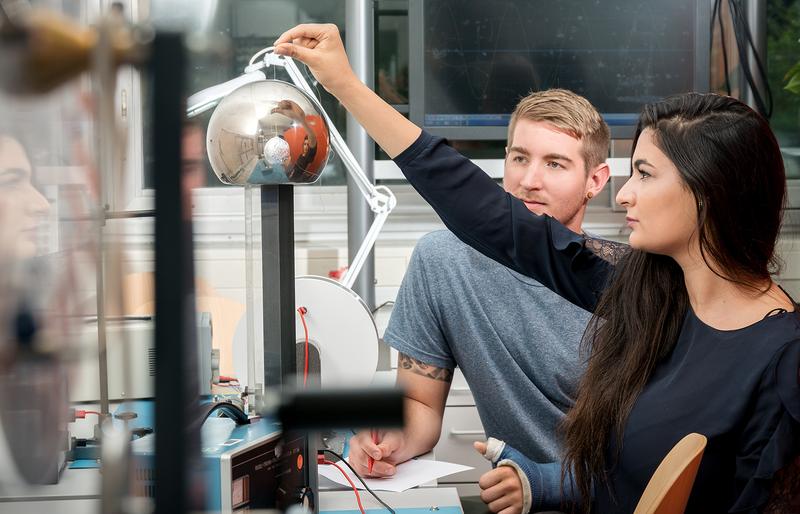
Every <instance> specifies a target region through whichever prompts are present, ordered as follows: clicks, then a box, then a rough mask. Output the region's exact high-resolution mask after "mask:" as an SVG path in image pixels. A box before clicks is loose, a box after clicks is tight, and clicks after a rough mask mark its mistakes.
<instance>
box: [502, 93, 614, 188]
mask: <svg viewBox="0 0 800 514" xmlns="http://www.w3.org/2000/svg"><path fill="white" fill-rule="evenodd" d="M521 119H522V120H530V121H542V122H545V123H549V124H550V125H553V126H554V127H556V128H557V129H559V130H562V131H564V132H565V133H567V134H569V135H570V136H572V137H574V138H575V139H577V140H578V141H580V142H581V154H582V157H583V160H584V163H585V165H586V171H587V172H588V171H589V170H590V169H591V168H594V167H595V166H598V165H600V164H602V163H603V162H605V160H606V157H608V147H609V145H610V144H611V136H610V133H609V130H608V125H606V122H605V121H603V118H602V116H600V113H599V112H597V109H595V108H594V106H593V105H592V104H591V103H589V100H587V99H585V98H584V97H582V96H580V95H577V94H575V93H573V92H572V91H567V90H566V89H547V90H545V91H536V92H533V93H530V94H529V95H528V96H526V97H525V98H523V99H522V100H520V101H519V103H518V104H517V106H516V107H515V108H514V112H513V113H511V121H510V122H509V124H508V146H509V147H511V145H512V143H513V138H514V127H516V125H517V121H518V120H521Z"/></svg>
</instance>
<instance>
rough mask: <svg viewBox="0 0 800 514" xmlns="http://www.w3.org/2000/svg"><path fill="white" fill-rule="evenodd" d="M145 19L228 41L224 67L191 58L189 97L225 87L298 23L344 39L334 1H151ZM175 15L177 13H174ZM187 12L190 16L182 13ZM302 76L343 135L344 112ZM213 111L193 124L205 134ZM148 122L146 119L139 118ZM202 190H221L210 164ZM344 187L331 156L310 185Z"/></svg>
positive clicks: (279, 72)
mask: <svg viewBox="0 0 800 514" xmlns="http://www.w3.org/2000/svg"><path fill="white" fill-rule="evenodd" d="M150 4H151V15H150V19H151V20H152V22H153V23H154V24H156V25H157V26H175V27H178V28H182V29H189V30H191V31H194V32H198V33H199V34H203V35H206V36H222V37H225V38H227V39H228V40H229V41H230V45H231V50H232V54H231V56H230V58H229V59H227V60H226V61H224V62H222V63H221V62H219V60H215V59H210V58H209V57H204V56H201V55H193V56H192V57H191V59H190V64H189V70H188V72H187V77H186V81H187V91H186V94H187V96H188V95H191V94H193V93H195V92H197V91H200V90H202V89H204V88H207V87H211V86H214V85H216V84H220V83H223V82H226V81H228V80H230V79H232V78H235V77H237V76H239V75H241V74H242V72H243V70H244V68H245V66H247V64H248V63H249V61H250V58H251V57H252V55H253V54H255V53H256V52H258V51H259V50H261V49H263V48H266V47H268V46H271V45H272V42H273V41H275V39H277V38H278V36H280V35H281V33H283V32H284V31H285V30H287V29H289V28H291V27H293V26H294V25H296V24H298V23H335V24H336V25H338V26H339V28H340V30H342V37H343V38H344V37H345V34H344V30H343V29H344V21H345V11H344V7H345V3H344V2H341V1H339V0H295V1H287V0H282V1H279V0H258V1H256V0H218V1H211V0H203V1H199V2H197V1H195V0H151V3H150ZM175 13H178V14H175ZM181 13H190V14H181ZM300 68H301V70H303V71H304V72H305V73H306V80H307V81H308V82H309V84H311V86H312V88H314V89H315V91H316V96H317V99H318V100H320V103H321V104H322V106H323V108H324V109H325V110H326V112H327V113H328V116H330V118H331V119H332V120H333V123H334V125H335V126H336V128H337V129H338V130H339V131H340V132H341V133H342V134H343V135H344V134H345V129H346V119H347V118H346V112H345V110H344V109H343V108H342V107H341V106H340V105H339V102H338V100H336V99H335V98H334V97H333V96H332V95H330V94H329V93H328V92H327V91H325V89H324V88H322V87H321V86H318V85H316V83H315V81H314V79H313V77H312V76H311V73H310V72H308V71H307V70H306V68H305V67H304V66H303V65H302V64H300ZM266 74H267V78H277V79H279V80H285V81H287V82H288V81H289V77H288V75H287V74H286V72H285V71H284V70H283V69H268V70H266ZM142 90H143V93H142V97H143V98H142V106H143V109H145V114H146V112H147V111H146V110H147V109H149V108H150V107H149V105H150V98H151V94H152V92H150V91H149V90H148V84H146V83H143V84H142ZM212 112H213V110H211V111H207V112H206V113H203V114H201V115H200V116H198V117H196V118H194V120H195V121H196V122H197V123H198V124H199V125H200V126H201V127H203V129H204V130H205V128H206V126H207V125H208V120H209V119H210V117H211V114H212ZM143 119H145V120H146V119H147V116H146V115H145V116H143ZM151 133H152V132H151V131H149V130H148V127H147V126H146V125H145V127H144V130H143V134H144V135H145V139H144V141H143V147H144V164H145V169H144V170H143V172H144V177H145V180H144V183H145V187H152V183H153V182H152V177H151V176H150V166H149V162H150V160H151V157H150V156H151V151H150V147H151V143H150V141H148V140H147V135H148V134H151ZM206 169H207V180H206V186H207V187H224V186H225V184H223V183H221V182H220V181H219V180H218V179H217V177H216V175H215V174H214V172H213V171H212V170H211V167H210V164H209V163H208V162H206ZM344 183H345V171H344V167H343V166H342V165H341V161H340V160H339V159H337V158H335V157H333V158H331V159H330V160H329V161H328V165H327V166H326V169H325V172H324V173H323V174H322V177H321V178H320V180H319V181H317V182H316V184H315V185H320V186H324V185H341V184H344Z"/></svg>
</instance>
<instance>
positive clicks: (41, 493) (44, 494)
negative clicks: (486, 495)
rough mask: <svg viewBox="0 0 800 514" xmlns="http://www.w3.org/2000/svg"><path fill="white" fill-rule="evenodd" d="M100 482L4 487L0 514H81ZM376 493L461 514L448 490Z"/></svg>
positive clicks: (83, 478) (330, 504)
mask: <svg viewBox="0 0 800 514" xmlns="http://www.w3.org/2000/svg"><path fill="white" fill-rule="evenodd" d="M100 480H101V478H100V471H99V470H98V469H66V470H64V473H62V475H61V481H60V482H59V483H58V484H55V485H46V486H36V487H31V486H16V487H10V488H5V489H3V490H0V512H2V513H3V514H16V513H20V514H39V513H42V514H52V513H53V512H59V513H60V514H61V513H63V514H67V513H73V512H74V513H76V514H77V513H81V514H84V513H86V512H92V511H96V510H97V509H98V508H99V501H100ZM360 494H361V503H362V504H363V505H364V509H382V510H385V509H384V508H383V506H382V505H381V504H379V503H378V502H377V501H376V500H375V499H374V498H373V497H372V496H371V495H370V494H369V493H368V492H366V491H360ZM377 494H378V496H380V497H381V499H382V500H383V501H385V502H386V503H387V504H389V505H390V506H391V507H392V508H393V509H414V513H413V514H421V513H422V512H423V511H424V512H430V513H431V514H435V513H436V512H439V513H440V514H452V513H453V512H463V510H462V509H461V502H460V501H459V499H458V492H457V491H456V489H454V488H450V487H446V488H445V487H443V488H437V487H421V488H416V489H409V490H408V491H403V492H402V493H395V492H388V491H377ZM319 497H320V499H319V504H320V511H325V512H330V511H351V510H356V511H357V510H358V505H357V503H356V500H355V496H354V494H353V491H352V490H350V489H348V490H323V491H320V493H319ZM448 507H449V508H448ZM437 508H438V511H437ZM453 508H456V509H457V511H456V510H454V509H453ZM273 512H274V511H273ZM398 514H401V513H399V512H398ZM405 514H411V513H408V512H407V513H405Z"/></svg>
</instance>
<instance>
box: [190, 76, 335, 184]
mask: <svg viewBox="0 0 800 514" xmlns="http://www.w3.org/2000/svg"><path fill="white" fill-rule="evenodd" d="M206 138H207V140H206V143H207V144H206V148H207V149H208V158H209V160H210V161H211V167H212V168H213V169H214V173H216V175H217V177H219V179H220V180H221V181H222V182H224V183H226V184H234V185H244V184H255V185H258V184H311V183H314V182H316V181H317V179H319V176H320V174H321V173H322V170H323V169H324V168H325V164H326V163H327V162H328V157H329V155H330V133H329V129H328V124H327V122H326V121H325V117H324V116H323V114H322V113H321V112H320V110H319V108H318V107H317V103H316V102H315V101H314V100H312V99H311V98H310V97H309V96H308V95H307V94H306V93H304V92H303V91H301V90H300V89H298V88H297V87H295V86H294V85H292V84H289V83H287V82H282V81H279V80H262V81H258V82H253V83H251V84H246V85H244V86H241V87H239V88H238V89H236V90H234V91H233V92H232V93H230V94H229V95H227V96H226V97H224V98H223V99H222V101H220V103H219V105H217V107H216V109H215V110H214V112H213V114H212V115H211V120H210V121H209V123H208V132H207V136H206Z"/></svg>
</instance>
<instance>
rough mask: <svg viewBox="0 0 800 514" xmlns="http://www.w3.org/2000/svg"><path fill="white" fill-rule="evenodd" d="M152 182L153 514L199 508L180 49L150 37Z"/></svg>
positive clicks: (173, 38) (177, 39) (174, 38)
mask: <svg viewBox="0 0 800 514" xmlns="http://www.w3.org/2000/svg"><path fill="white" fill-rule="evenodd" d="M151 67H152V77H153V89H152V91H157V92H158V94H157V95H154V96H153V111H152V112H153V125H152V126H153V150H154V169H153V177H154V179H155V184H154V186H155V187H154V189H155V207H156V209H155V210H156V217H155V250H156V251H155V256H156V257H155V259H156V262H155V298H156V317H155V332H156V395H155V397H156V400H155V425H156V426H155V438H156V454H155V464H156V472H155V475H156V476H155V485H156V490H155V493H156V502H155V503H156V513H159V514H167V513H169V514H174V513H183V512H188V511H190V510H200V509H201V508H202V507H203V504H202V502H203V500H204V499H205V498H204V495H203V494H197V487H196V486H197V485H198V484H193V483H192V480H191V477H192V475H191V473H190V470H194V469H197V465H198V462H197V458H198V456H199V451H200V440H199V439H200V438H199V433H198V432H199V427H198V424H197V423H193V421H194V418H195V415H196V413H197V412H198V411H199V408H198V355H197V348H196V342H195V341H196V337H195V330H196V328H195V327H196V325H195V310H196V308H195V302H194V260H193V256H192V226H191V210H190V207H189V205H188V201H189V198H188V196H189V192H188V190H186V189H185V186H184V184H183V177H182V174H181V137H182V130H183V112H184V107H183V84H184V76H183V73H184V70H185V69H186V51H185V49H184V46H183V38H182V37H181V36H180V35H178V34H166V33H157V34H156V36H155V39H154V41H153V52H152V60H151Z"/></svg>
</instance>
